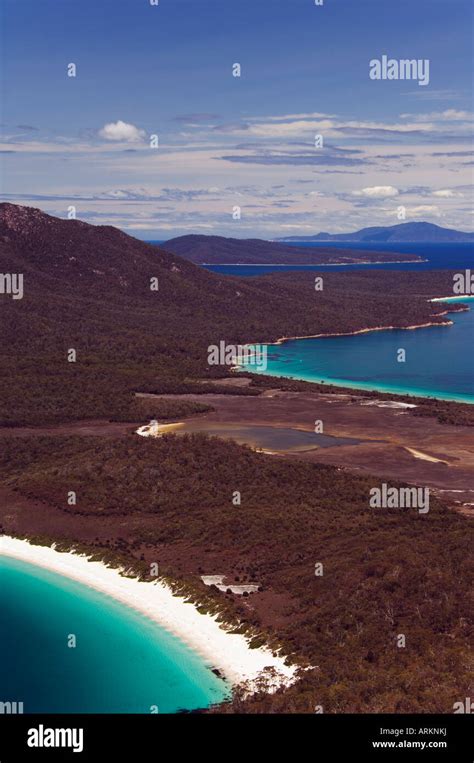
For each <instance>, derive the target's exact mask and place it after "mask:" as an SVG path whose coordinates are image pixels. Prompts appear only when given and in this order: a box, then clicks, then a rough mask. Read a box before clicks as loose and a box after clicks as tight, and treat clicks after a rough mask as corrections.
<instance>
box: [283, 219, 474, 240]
mask: <svg viewBox="0 0 474 763" xmlns="http://www.w3.org/2000/svg"><path fill="white" fill-rule="evenodd" d="M279 241H348V242H350V241H353V242H356V241H357V242H360V243H364V242H366V243H371V244H378V243H391V244H393V243H395V244H396V243H397V242H399V243H405V242H408V243H411V242H413V243H415V242H419V243H425V242H426V243H436V242H439V243H443V242H449V241H452V242H469V241H473V242H474V233H465V232H464V231H459V230H454V229H453V228H442V227H441V226H440V225H434V224H433V223H423V222H419V223H400V224H399V225H389V226H378V227H373V228H362V229H361V230H358V231H355V232H354V233H317V234H315V235H314V236H288V237H287V238H285V239H279Z"/></svg>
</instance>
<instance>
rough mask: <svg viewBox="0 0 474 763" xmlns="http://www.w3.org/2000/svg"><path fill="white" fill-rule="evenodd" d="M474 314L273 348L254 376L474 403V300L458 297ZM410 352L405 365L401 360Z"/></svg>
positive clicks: (285, 343) (307, 340)
mask: <svg viewBox="0 0 474 763" xmlns="http://www.w3.org/2000/svg"><path fill="white" fill-rule="evenodd" d="M446 301H449V302H464V303H466V304H469V305H471V309H470V310H469V311H468V312H464V313H452V314H450V315H449V318H450V319H451V320H452V321H453V322H454V325H452V326H430V327H428V328H422V329H416V330H413V331H407V330H399V329H396V330H387V331H371V332H368V333H366V334H356V335H353V336H339V337H322V338H319V339H294V340H290V341H288V342H284V343H283V344H281V345H269V346H268V364H267V370H266V371H258V369H256V368H255V367H253V366H251V365H247V366H244V367H243V368H244V369H245V370H248V371H252V372H253V373H255V372H258V373H265V374H269V375H273V376H284V377H291V378H294V379H303V380H305V381H313V382H320V381H322V382H327V383H331V384H336V385H339V386H347V387H354V388H358V389H370V390H380V391H382V392H393V393H398V394H413V395H419V396H423V397H437V398H441V399H444V400H458V401H465V402H470V403H474V354H473V345H474V309H473V307H472V306H473V304H474V297H468V298H466V297H464V298H463V297H454V298H450V299H449V300H446ZM399 349H404V350H405V356H406V360H405V362H404V363H400V362H398V361H397V353H398V350H399Z"/></svg>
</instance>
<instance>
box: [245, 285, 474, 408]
mask: <svg viewBox="0 0 474 763" xmlns="http://www.w3.org/2000/svg"><path fill="white" fill-rule="evenodd" d="M454 299H471V300H472V299H473V295H472V294H466V295H457V296H456V297H452V296H449V297H434V298H432V299H429V300H428V301H429V302H446V303H447V304H449V301H450V300H454ZM469 309H470V308H468V309H467V310H454V311H453V310H449V309H448V310H445V311H444V312H442V313H437V314H436V315H437V316H443V315H447V314H449V313H452V312H468V310H469ZM453 325H454V321H452V320H448V321H434V322H433V321H430V322H429V323H420V324H417V325H413V326H374V327H372V328H364V329H357V330H356V331H348V332H340V333H326V334H310V335H307V336H284V337H280V338H279V339H277V340H276V341H274V342H247V343H246V344H245V345H244V346H245V347H253V346H255V345H256V344H259V345H264V346H267V347H272V346H274V347H276V346H278V345H282V344H284V343H285V342H291V341H295V340H299V339H324V338H330V337H338V336H356V335H357V334H367V333H368V332H370V331H413V330H416V329H421V328H429V327H431V326H453ZM231 371H234V372H237V373H238V372H239V371H244V372H248V373H258V371H255V370H252V368H249V367H247V366H245V365H244V364H239V365H236V366H233V367H232V368H231ZM261 373H263V375H267V376H274V377H275V378H278V377H279V376H280V377H283V378H289V379H296V380H300V381H307V382H308V383H310V384H311V383H312V384H328V385H331V386H334V387H342V388H344V389H349V390H350V389H357V390H367V391H368V392H380V393H383V394H388V395H399V396H400V395H402V396H409V397H410V396H411V397H421V398H423V397H426V398H432V399H435V400H443V401H446V402H451V403H463V404H465V405H473V401H472V400H466V399H465V398H463V397H462V396H457V395H455V394H453V395H449V393H447V395H448V396H446V395H445V396H443V397H439V396H437V395H433V394H426V393H423V391H422V390H418V391H417V390H403V389H400V390H397V389H392V390H391V389H383V388H381V387H372V386H365V385H364V386H362V385H361V384H357V383H355V382H352V383H351V382H350V381H349V382H346V381H344V382H340V381H338V380H334V379H323V378H320V379H304V378H302V377H294V376H293V375H285V374H281V373H279V374H277V373H269V372H268V370H267V369H265V371H264V372H261Z"/></svg>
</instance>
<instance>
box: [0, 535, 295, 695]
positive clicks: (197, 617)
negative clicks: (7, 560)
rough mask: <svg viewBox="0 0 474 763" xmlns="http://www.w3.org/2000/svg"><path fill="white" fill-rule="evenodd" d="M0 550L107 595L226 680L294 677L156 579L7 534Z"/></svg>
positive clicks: (278, 661) (280, 681)
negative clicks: (269, 671) (271, 674)
mask: <svg viewBox="0 0 474 763" xmlns="http://www.w3.org/2000/svg"><path fill="white" fill-rule="evenodd" d="M0 555H3V556H10V557H13V558H15V559H19V560H21V561H24V562H28V563H30V564H35V565H37V566H39V567H44V568H45V569H48V570H50V571H51V572H55V573H57V574H59V575H64V576H66V577H68V578H72V579H74V580H77V581H78V582H80V583H82V584H83V585H86V586H89V587H91V588H94V589H95V590H97V591H100V592H101V593H104V594H106V595H108V596H111V597H113V598H114V599H116V600H118V601H120V602H122V603H123V604H124V605H126V606H127V607H130V608H132V609H135V610H137V611H139V612H141V613H142V614H144V615H146V616H147V617H148V618H150V619H151V620H154V621H155V622H156V623H157V624H158V625H160V626H161V627H163V628H166V629H167V630H168V631H170V632H171V633H173V634H174V635H175V636H177V637H178V638H180V639H181V641H183V642H184V643H186V644H187V645H188V646H190V647H191V648H192V649H193V650H194V651H196V652H197V653H198V654H199V655H200V656H201V657H202V658H203V659H204V661H205V662H206V664H208V665H209V666H210V667H212V668H217V669H218V670H219V671H220V672H221V673H222V675H223V676H224V677H225V678H226V679H227V680H228V681H229V682H230V683H231V684H232V685H237V684H239V683H242V682H244V681H250V682H253V681H254V680H255V679H257V678H258V677H259V676H260V675H261V674H262V672H263V671H264V670H265V669H266V668H268V667H272V668H274V670H275V671H276V672H277V676H276V677H275V681H274V684H273V686H274V688H275V689H276V688H278V686H281V685H289V684H290V683H293V681H295V680H296V676H295V673H296V668H295V667H294V666H288V665H285V664H284V658H282V657H277V656H275V655H273V654H272V653H271V651H270V650H269V649H266V648H259V649H250V647H249V644H248V641H247V639H246V638H245V636H242V635H238V634H232V633H228V632H227V631H226V630H224V628H223V627H222V626H221V625H220V624H219V623H218V622H217V621H216V618H215V617H214V616H213V615H208V614H200V613H199V612H198V611H197V609H196V607H195V606H194V605H193V604H191V603H187V602H186V600H185V599H184V598H183V597H181V596H175V595H174V594H173V592H172V591H171V589H170V588H169V587H168V586H167V585H165V584H164V583H162V582H161V581H159V580H157V581H154V582H143V581H139V580H138V579H134V578H127V577H123V576H122V575H120V573H119V572H118V570H117V569H114V568H111V567H106V566H105V564H103V563H102V562H91V561H89V560H88V559H87V557H85V556H79V555H78V554H73V553H71V552H64V553H63V552H59V551H56V550H55V549H54V548H50V547H48V546H35V545H33V544H31V543H29V542H28V541H27V540H19V539H18V538H12V537H9V536H3V537H2V538H1V539H0Z"/></svg>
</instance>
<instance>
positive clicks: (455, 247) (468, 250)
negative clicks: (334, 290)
mask: <svg viewBox="0 0 474 763" xmlns="http://www.w3.org/2000/svg"><path fill="white" fill-rule="evenodd" d="M150 243H157V242H150ZM295 246H298V247H305V248H311V249H318V248H325V247H331V248H339V249H356V250H357V251H360V250H366V251H369V252H373V251H384V252H401V253H402V254H404V253H406V254H417V255H418V256H419V257H423V258H424V259H425V260H426V262H419V263H405V264H403V263H399V264H396V263H387V264H385V265H370V264H369V265H338V266H334V265H206V266H205V267H206V269H207V270H211V271H213V272H214V273H223V274H225V275H233V276H261V275H266V274H267V273H274V272H277V273H281V272H284V271H287V270H321V271H328V272H340V271H343V270H349V271H351V270H370V269H373V270H414V271H419V270H443V269H453V268H454V269H456V270H465V269H466V268H471V269H474V244H472V243H462V244H419V243H416V244H384V243H380V244H353V243H349V242H339V243H338V244H336V243H328V242H322V243H318V244H315V243H308V244H295ZM164 248H166V245H164Z"/></svg>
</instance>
